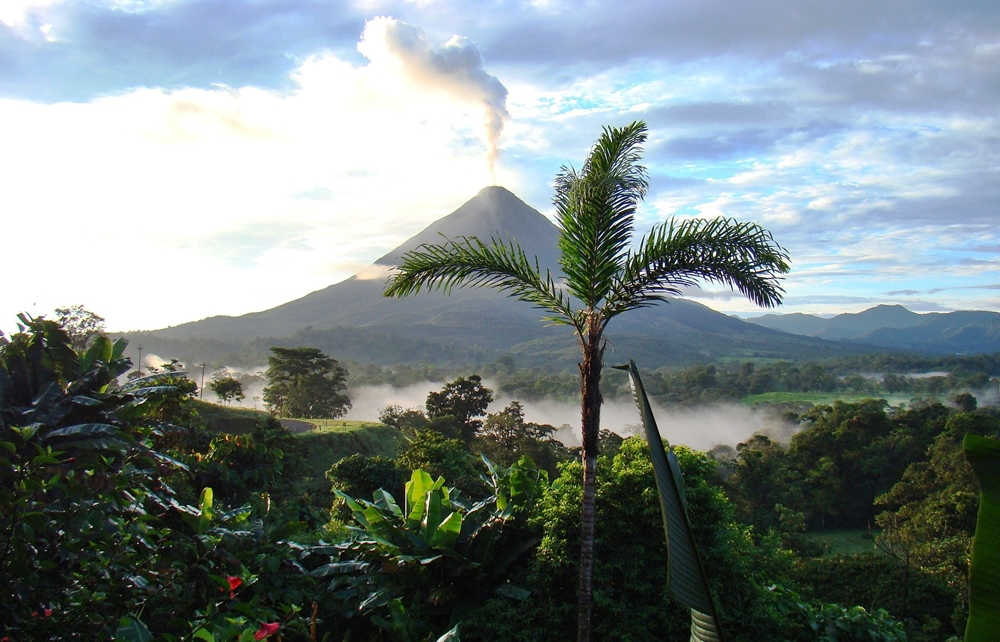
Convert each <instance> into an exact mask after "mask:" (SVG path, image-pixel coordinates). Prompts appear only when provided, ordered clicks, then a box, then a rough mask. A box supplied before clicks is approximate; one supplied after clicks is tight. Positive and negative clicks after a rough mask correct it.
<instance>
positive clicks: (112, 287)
mask: <svg viewBox="0 0 1000 642" xmlns="http://www.w3.org/2000/svg"><path fill="white" fill-rule="evenodd" d="M401 73H402V72H401V71H400V70H399V69H397V68H393V67H392V66H385V65H374V64H372V65H364V64H363V65H352V64H350V63H348V62H346V61H344V60H341V59H339V58H337V57H336V56H334V55H333V54H329V53H325V54H317V55H315V56H312V57H310V58H308V59H307V60H305V61H303V62H302V64H301V65H300V66H299V67H298V68H297V69H296V71H295V73H294V74H293V79H294V81H295V83H296V86H295V87H294V88H293V89H292V90H290V91H286V92H279V91H267V90H261V89H256V88H252V87H243V88H231V87H224V86H218V87H216V88H213V89H179V90H174V91H167V90H161V89H136V90H133V91H129V92H125V93H122V94H119V95H114V96H108V97H103V98H98V99H95V100H92V101H90V102H85V103H56V104H48V105H46V104H38V103H32V102H27V101H21V100H0V139H2V140H3V141H4V147H5V153H4V154H3V155H2V156H0V177H2V182H3V184H4V186H5V187H4V190H3V192H2V193H0V209H2V210H3V211H4V212H8V213H10V214H11V215H10V216H7V217H6V218H5V222H4V223H3V230H4V236H5V237H7V238H14V239H34V241H33V242H31V243H27V242H26V243H11V244H9V247H8V250H7V251H6V255H5V264H8V265H22V266H31V267H30V270H28V271H29V272H30V273H31V278H25V279H17V280H16V281H17V283H13V284H10V287H9V288H8V289H7V290H6V291H5V296H4V302H3V304H2V306H0V315H2V319H3V320H2V321H0V327H7V326H8V324H9V323H11V321H10V320H12V319H13V318H14V315H15V314H16V313H17V312H18V311H20V310H29V311H34V312H36V313H37V312H44V311H47V310H50V309H52V308H53V307H55V306H58V305H65V304H67V303H68V302H77V301H79V302H83V303H85V304H86V305H87V306H88V307H90V308H91V309H93V310H95V311H96V312H98V313H100V314H102V315H103V316H105V317H106V318H107V320H108V325H109V327H111V328H112V329H119V328H122V329H124V328H129V329H132V328H141V327H149V326H150V325H152V326H157V325H162V324H163V322H164V320H166V322H169V323H178V322H182V321H187V320H191V319H192V318H194V317H196V316H206V315H209V314H240V313H244V312H248V311H251V310H253V309H262V308H264V307H268V306H271V305H277V304H279V303H282V302H284V301H287V300H289V299H292V298H295V297H297V296H301V295H303V294H305V293H306V292H309V291H312V290H315V289H318V288H320V287H324V286H326V285H329V284H330V283H332V282H336V281H338V280H340V279H343V278H346V277H347V276H350V274H351V273H352V272H353V271H354V270H344V269H343V265H344V263H345V262H348V263H353V264H354V265H359V264H366V263H368V262H370V261H371V260H373V259H374V258H375V257H376V256H378V255H380V254H381V253H384V252H385V251H387V250H388V249H390V248H391V247H392V246H393V245H395V244H397V243H399V242H401V241H403V240H404V239H405V238H407V237H408V236H410V235H412V234H413V233H415V232H417V231H418V230H419V229H421V228H422V227H423V226H425V225H426V224H427V223H429V222H430V221H431V220H433V219H435V218H437V217H439V216H441V215H442V214H444V213H447V212H448V211H450V210H451V209H454V208H455V207H457V206H458V205H459V204H460V203H461V200H462V197H463V196H465V197H466V198H467V197H469V196H471V195H473V194H475V192H476V191H478V190H479V189H480V188H481V187H482V186H483V185H484V184H487V182H488V181H489V172H488V169H487V165H486V163H484V162H483V157H482V147H480V146H478V145H472V146H470V145H469V144H468V141H469V139H470V138H473V139H474V138H476V137H477V136H478V133H479V132H480V131H481V129H482V112H481V106H480V107H477V106H473V105H470V104H469V103H468V101H465V100H457V99H455V97H453V96H452V95H449V94H447V93H429V92H427V91H426V89H425V88H424V87H421V86H418V85H414V84H413V83H412V82H409V81H408V79H407V78H405V77H403V76H402V75H401ZM401 105H405V106H406V108H405V109H400V106H401ZM317 191H322V192H323V193H325V194H328V195H329V196H328V198H323V199H308V198H296V195H300V194H303V193H309V192H317ZM248 225H273V226H279V227H280V228H281V229H282V230H285V232H284V234H283V236H280V237H278V236H276V237H274V238H266V237H265V238H257V239H256V240H255V242H256V243H257V244H258V246H259V247H258V249H259V251H255V252H250V253H248V254H247V255H246V256H245V257H244V258H242V259H241V260H240V261H239V262H237V263H234V262H232V261H227V259H226V258H225V257H226V256H227V254H228V253H229V252H230V250H232V249H233V248H239V247H241V243H243V241H241V240H240V235H241V230H242V229H243V228H245V227H246V226H248ZM371 237H381V238H382V239H383V240H384V243H385V244H384V245H383V246H382V247H373V246H372V243H371V241H370V240H369V239H370V238H371ZM206 239H211V241H206ZM206 243H209V245H208V246H206ZM40 247H44V254H41V255H40V254H39V248H40ZM255 247H257V246H255ZM81 264H92V265H101V266H102V269H100V270H97V271H95V272H91V273H89V275H88V277H87V278H83V279H81V278H80V277H79V270H80V265H81ZM193 311H197V312H193Z"/></svg>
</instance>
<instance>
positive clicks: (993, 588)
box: [962, 433, 1000, 642]
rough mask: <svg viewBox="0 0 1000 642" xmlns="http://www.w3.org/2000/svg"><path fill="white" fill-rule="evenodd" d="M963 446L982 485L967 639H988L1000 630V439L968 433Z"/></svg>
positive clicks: (968, 641) (978, 641)
mask: <svg viewBox="0 0 1000 642" xmlns="http://www.w3.org/2000/svg"><path fill="white" fill-rule="evenodd" d="M962 448H963V449H964V450H965V456H966V458H967V459H968V460H969V463H971V464H972V469H973V470H974V471H975V473H976V477H977V478H978V479H979V486H980V495H979V514H978V516H977V518H976V536H975V539H974V540H973V543H972V565H971V567H970V569H969V619H968V620H967V621H966V623H965V640H966V642H987V641H989V640H996V635H997V631H1000V440H997V439H988V438H986V437H980V436H979V435H976V434H973V433H969V434H967V435H966V436H965V439H964V440H963V441H962Z"/></svg>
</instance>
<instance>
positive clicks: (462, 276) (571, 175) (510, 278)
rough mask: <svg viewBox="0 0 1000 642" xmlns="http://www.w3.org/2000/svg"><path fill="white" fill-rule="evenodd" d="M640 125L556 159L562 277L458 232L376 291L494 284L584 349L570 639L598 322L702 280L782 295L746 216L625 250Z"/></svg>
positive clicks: (586, 566)
mask: <svg viewBox="0 0 1000 642" xmlns="http://www.w3.org/2000/svg"><path fill="white" fill-rule="evenodd" d="M645 141H646V124H645V123H643V122H641V121H637V122H633V123H632V124H630V125H626V126H624V127H605V128H604V130H603V132H602V133H601V136H600V138H598V140H597V142H596V143H595V145H594V147H593V148H592V149H591V151H590V154H589V155H588V156H587V159H586V160H585V161H584V163H583V166H582V167H581V168H580V169H579V170H576V169H574V168H572V167H568V166H564V167H563V168H562V169H561V170H560V172H559V174H558V176H556V180H555V196H554V197H553V203H554V204H555V207H556V219H557V226H558V228H559V249H560V252H561V256H560V259H559V263H560V267H561V268H562V272H563V275H564V277H565V278H564V280H560V281H557V279H555V278H553V276H552V274H551V273H550V271H549V270H548V269H546V270H545V271H544V273H543V271H542V269H541V268H540V266H539V261H538V259H537V258H536V257H532V258H531V259H529V258H528V257H527V256H526V255H525V253H524V251H523V250H522V249H521V248H520V246H518V245H517V244H516V243H513V242H508V241H504V240H503V239H496V238H493V239H490V240H489V242H484V241H481V240H480V239H478V238H476V237H463V238H460V239H458V240H451V241H448V242H446V243H441V244H428V245H423V246H421V247H419V248H417V249H416V250H414V251H412V252H409V253H407V254H406V255H404V256H403V261H402V265H400V267H399V268H398V271H397V272H396V273H395V274H394V275H393V276H392V277H391V278H390V280H389V281H388V283H387V286H386V290H385V295H386V296H392V297H402V296H407V295H410V294H415V293H418V292H420V291H422V290H423V289H441V290H443V291H445V292H449V291H450V290H451V289H452V288H453V287H455V286H466V287H483V286H488V287H493V288H496V289H498V290H500V291H501V292H504V293H506V294H509V295H511V296H514V297H516V298H518V299H520V300H522V301H526V302H528V303H531V304H533V305H535V306H537V307H539V308H542V309H543V310H545V311H546V312H548V315H547V316H546V317H545V320H547V321H549V322H554V323H563V324H567V325H571V326H573V328H574V331H575V333H576V336H577V338H578V339H579V342H580V348H581V357H582V359H581V362H580V390H581V402H582V404H581V414H582V422H581V423H582V442H583V447H582V463H583V467H584V471H583V491H584V495H583V505H582V511H581V527H582V535H581V554H580V589H579V601H580V602H579V604H580V608H579V616H578V617H579V620H578V639H579V640H581V641H582V640H587V639H589V635H590V602H591V589H590V571H591V565H592V558H593V522H594V499H595V495H596V482H595V476H594V475H595V472H596V457H597V435H598V432H599V429H600V406H601V401H602V400H601V393H600V376H601V367H602V363H603V355H604V339H603V335H604V330H605V328H606V327H607V324H608V322H609V321H610V320H611V319H612V318H614V317H615V316H617V315H618V314H621V313H622V312H625V311H627V310H631V309H634V308H641V307H647V306H650V305H654V304H655V303H657V302H659V301H662V300H664V297H665V295H678V294H680V293H681V289H682V288H683V287H685V286H690V285H693V284H695V283H697V282H699V281H709V282H716V283H721V284H724V285H727V286H729V287H730V288H733V289H735V290H737V291H738V292H740V293H741V294H743V295H744V296H745V297H747V298H748V299H750V300H751V301H753V302H754V303H756V304H758V305H760V306H763V307H772V306H775V305H778V304H779V303H780V302H781V296H782V294H783V293H784V291H783V289H782V288H781V285H780V280H781V275H783V274H785V273H786V272H787V271H788V254H787V252H786V251H785V250H784V249H783V248H782V247H781V246H780V245H778V244H777V243H776V242H775V241H774V238H773V237H772V235H771V233H770V232H768V231H767V230H765V229H764V228H762V227H760V226H758V225H757V224H755V223H747V222H740V221H737V220H735V219H730V218H716V219H712V220H705V219H685V220H680V221H678V220H676V219H671V220H669V221H667V222H665V223H661V224H659V225H655V226H653V228H652V229H651V230H650V232H649V233H648V234H647V235H646V236H645V237H644V238H642V239H641V241H640V242H639V244H638V246H637V247H636V248H635V249H633V248H632V232H633V228H634V220H635V213H636V208H637V207H638V204H639V202H640V201H641V200H642V199H643V198H644V197H645V195H646V189H647V187H648V175H647V173H646V168H645V167H643V166H642V165H641V164H640V161H641V157H642V145H643V143H644V142H645Z"/></svg>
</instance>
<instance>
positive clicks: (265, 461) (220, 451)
mask: <svg viewBox="0 0 1000 642" xmlns="http://www.w3.org/2000/svg"><path fill="white" fill-rule="evenodd" d="M293 443H294V442H293V439H292V436H291V435H290V434H289V433H288V431H287V430H285V429H284V428H282V427H281V424H279V423H278V422H277V420H275V419H274V418H270V420H269V421H268V422H267V423H266V424H263V425H261V424H258V425H257V426H256V427H255V429H254V430H253V431H252V432H249V433H243V434H230V433H223V434H219V435H216V436H215V437H213V438H212V441H211V442H210V443H209V445H208V449H207V452H206V453H205V456H204V458H202V459H201V466H199V471H198V485H199V486H211V487H212V488H214V489H215V491H216V493H217V494H218V496H219V497H220V498H222V499H224V500H225V501H227V502H229V503H233V504H238V503H242V502H245V501H249V499H250V498H251V496H252V495H254V494H259V493H261V492H274V490H275V489H276V488H277V487H278V485H279V483H280V482H282V481H283V477H284V472H285V458H286V452H287V451H288V450H289V449H290V448H292V447H293Z"/></svg>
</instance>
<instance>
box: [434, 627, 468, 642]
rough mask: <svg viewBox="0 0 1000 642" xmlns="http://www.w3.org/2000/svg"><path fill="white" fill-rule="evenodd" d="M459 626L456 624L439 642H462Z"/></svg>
mask: <svg viewBox="0 0 1000 642" xmlns="http://www.w3.org/2000/svg"><path fill="white" fill-rule="evenodd" d="M459 626H460V625H458V624H456V625H455V626H454V627H452V629H451V630H450V631H448V632H447V633H445V634H444V635H442V636H441V637H439V638H438V639H437V642H462V638H461V637H459V635H458V627H459Z"/></svg>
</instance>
